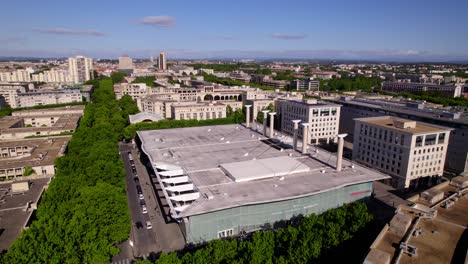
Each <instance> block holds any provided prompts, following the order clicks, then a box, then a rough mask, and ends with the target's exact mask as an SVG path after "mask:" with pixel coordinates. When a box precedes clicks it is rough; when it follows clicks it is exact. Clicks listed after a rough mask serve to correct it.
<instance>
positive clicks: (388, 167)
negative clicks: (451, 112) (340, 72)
mask: <svg viewBox="0 0 468 264" xmlns="http://www.w3.org/2000/svg"><path fill="white" fill-rule="evenodd" d="M355 121H356V125H355V128H354V142H353V160H355V161H357V162H359V163H362V164H365V165H366V166H369V167H372V168H375V169H377V170H379V171H382V172H384V173H386V174H389V175H391V176H392V177H393V179H392V181H391V185H392V186H394V187H396V188H401V189H403V188H417V187H418V186H420V185H426V186H427V185H429V186H430V185H433V184H436V183H438V182H440V179H441V177H442V174H443V172H444V163H445V156H446V153H447V146H448V141H449V137H450V129H448V128H445V127H441V126H436V125H430V124H425V123H421V122H416V121H412V120H407V119H401V118H395V117H390V116H382V117H368V118H357V119H355Z"/></svg>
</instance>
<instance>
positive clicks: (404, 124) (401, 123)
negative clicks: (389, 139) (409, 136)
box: [393, 119, 416, 129]
mask: <svg viewBox="0 0 468 264" xmlns="http://www.w3.org/2000/svg"><path fill="white" fill-rule="evenodd" d="M393 126H394V127H396V128H401V129H410V128H416V121H407V120H398V119H394V120H393Z"/></svg>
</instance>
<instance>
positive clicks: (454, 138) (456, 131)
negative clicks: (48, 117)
mask: <svg viewBox="0 0 468 264" xmlns="http://www.w3.org/2000/svg"><path fill="white" fill-rule="evenodd" d="M327 101H330V102H333V103H336V104H341V105H342V107H341V116H340V133H347V134H348V137H346V139H347V140H349V141H350V142H351V143H352V142H353V137H354V130H355V129H354V126H355V124H354V119H355V118H363V117H377V116H395V117H400V118H404V119H410V120H414V121H418V122H424V123H429V124H434V125H441V126H444V127H447V128H451V129H453V130H452V132H451V134H450V139H449V145H448V150H447V159H446V161H445V170H447V171H450V172H454V173H457V174H459V173H464V172H468V117H467V116H466V114H464V113H453V112H447V111H443V110H439V109H432V108H430V109H426V108H420V109H418V108H415V107H414V106H411V105H408V104H407V103H406V102H399V103H398V102H393V101H392V102H388V101H386V100H370V99H363V98H355V99H353V98H350V97H343V98H341V99H339V100H334V99H333V100H327Z"/></svg>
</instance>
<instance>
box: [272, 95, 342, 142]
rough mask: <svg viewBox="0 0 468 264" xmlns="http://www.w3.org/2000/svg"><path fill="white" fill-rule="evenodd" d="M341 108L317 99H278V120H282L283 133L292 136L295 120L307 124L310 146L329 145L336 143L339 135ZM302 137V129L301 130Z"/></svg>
mask: <svg viewBox="0 0 468 264" xmlns="http://www.w3.org/2000/svg"><path fill="white" fill-rule="evenodd" d="M340 108H341V106H340V105H338V104H331V103H326V102H319V101H317V100H315V99H307V100H302V101H299V100H288V99H278V100H277V101H276V110H277V113H278V118H279V119H280V120H281V132H283V133H286V134H289V135H292V134H293V132H294V124H293V122H292V121H293V120H301V123H307V124H309V125H308V129H309V138H308V139H307V142H308V143H309V144H310V143H312V144H318V143H320V142H326V143H329V142H330V140H332V141H334V140H335V138H336V135H338V129H339V124H340V123H339V122H340ZM299 135H300V137H302V129H300V130H299Z"/></svg>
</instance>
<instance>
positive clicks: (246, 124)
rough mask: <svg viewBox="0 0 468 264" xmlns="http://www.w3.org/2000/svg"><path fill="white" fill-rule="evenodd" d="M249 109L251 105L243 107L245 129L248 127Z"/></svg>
mask: <svg viewBox="0 0 468 264" xmlns="http://www.w3.org/2000/svg"><path fill="white" fill-rule="evenodd" d="M250 107H252V105H246V106H245V127H247V128H249V127H250Z"/></svg>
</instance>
